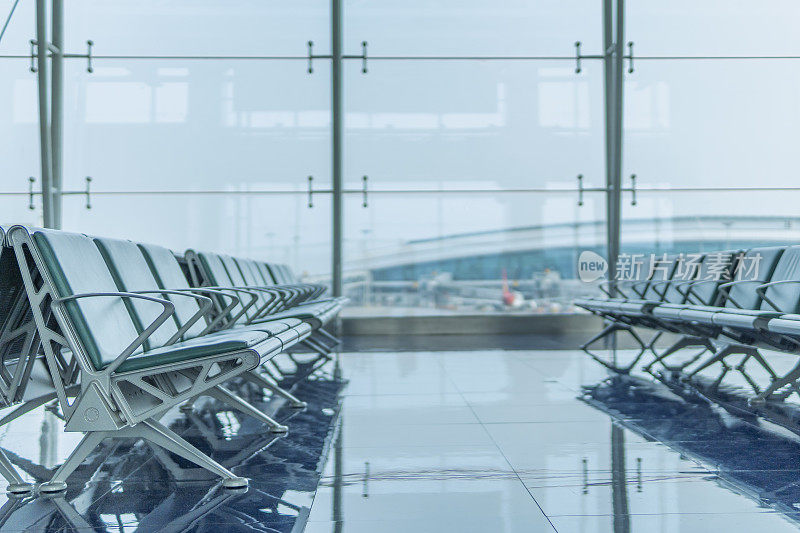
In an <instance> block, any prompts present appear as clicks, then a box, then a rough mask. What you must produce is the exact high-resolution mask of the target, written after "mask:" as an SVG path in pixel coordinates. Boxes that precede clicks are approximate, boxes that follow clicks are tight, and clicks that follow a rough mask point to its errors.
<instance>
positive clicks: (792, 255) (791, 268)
mask: <svg viewBox="0 0 800 533" xmlns="http://www.w3.org/2000/svg"><path fill="white" fill-rule="evenodd" d="M728 258H729V261H728ZM726 262H728V263H729V265H730V269H731V270H730V272H727V273H726V275H727V280H726V279H716V278H714V277H711V276H709V275H708V274H709V272H710V269H711V265H712V264H717V265H718V264H720V263H726ZM747 264H758V266H759V268H758V276H757V277H751V278H746V277H744V276H742V275H741V274H742V272H743V271H744V268H743V267H744V266H746V265H747ZM701 265H705V266H701V267H700V268H699V269H698V272H697V275H696V277H695V279H685V278H687V277H688V276H676V275H675V273H674V270H673V272H672V273H670V275H669V276H668V278H669V279H665V280H661V281H659V282H656V283H653V282H652V279H650V280H648V281H647V282H646V287H647V288H646V289H645V291H644V292H640V294H641V295H642V296H643V298H642V299H641V300H639V301H635V300H630V299H626V298H619V297H616V298H608V299H605V300H603V299H583V300H581V301H580V302H579V305H581V306H582V307H585V308H586V309H588V310H590V311H592V312H593V313H595V314H598V315H600V316H603V317H605V318H607V319H609V320H617V321H620V322H621V323H624V324H635V325H636V326H645V327H652V328H653V329H656V330H659V331H662V332H663V331H669V332H676V331H677V332H679V333H681V334H683V335H684V336H686V337H690V338H691V339H693V340H697V339H699V340H700V341H701V343H705V342H708V343H710V345H711V348H710V349H711V351H712V354H711V356H710V357H708V358H707V359H706V360H704V361H701V362H700V363H699V365H698V366H696V367H694V368H691V370H690V371H688V372H685V373H683V371H684V370H687V367H689V366H690V365H692V364H693V363H695V362H698V361H699V355H698V356H696V357H694V358H692V359H691V360H690V361H689V362H687V363H685V364H683V365H681V366H679V367H669V366H667V365H666V364H664V362H663V359H664V358H665V357H666V355H669V354H670V353H673V352H675V351H677V349H672V348H671V349H669V350H667V352H665V353H663V354H660V356H659V355H658V354H656V355H657V357H656V361H655V362H660V363H662V365H663V366H665V368H667V370H670V371H673V372H676V371H677V372H679V373H681V378H682V379H683V381H685V382H687V383H692V384H695V386H699V382H695V380H696V379H698V378H699V373H700V372H702V371H703V370H705V369H707V368H709V367H711V366H712V365H715V364H719V365H720V373H719V375H718V377H717V378H716V379H715V380H714V381H713V382H712V383H711V384H710V389H711V390H716V389H717V388H718V387H719V385H720V383H721V382H722V380H723V379H724V377H725V376H726V374H727V373H728V372H730V371H732V370H735V371H737V372H740V373H741V374H742V375H743V376H744V378H745V380H746V381H747V382H748V383H749V384H750V386H751V387H752V389H753V391H754V392H755V396H754V397H753V398H751V399H750V401H751V403H752V404H763V403H764V402H766V401H767V400H783V399H785V398H787V397H788V396H789V395H791V394H793V393H798V394H800V385H799V384H798V380H800V363H798V364H797V365H796V366H795V367H794V368H793V369H792V370H791V371H790V372H788V373H786V374H785V375H782V376H780V375H778V373H777V372H776V371H775V370H774V368H773V367H772V365H770V364H769V363H768V361H767V360H766V359H765V358H764V357H763V356H762V355H761V353H760V352H759V349H762V348H763V349H769V350H777V351H782V352H785V353H791V354H795V355H797V354H800V246H789V247H764V248H753V249H750V250H746V251H743V252H730V251H723V252H713V253H711V254H706V255H705V256H704V257H703V259H702V263H701ZM681 278H683V279H681ZM706 278H710V279H706ZM651 289H652V290H653V291H655V292H650V291H651ZM673 289H674V290H673ZM656 295H657V296H659V297H660V298H657V297H656ZM681 300H682V301H681ZM647 302H649V303H647ZM681 343H683V345H681ZM676 344H677V345H678V349H679V348H681V347H685V345H688V344H687V341H685V340H684V339H681V340H679V341H678V343H676ZM704 347H706V346H705V345H704ZM673 348H674V346H673ZM704 352H705V350H704ZM704 352H701V354H702V353H704ZM701 354H700V355H701ZM734 356H735V357H737V358H739V359H738V362H737V363H736V364H735V365H730V364H727V363H726V361H727V360H728V359H729V358H731V357H734ZM750 360H752V361H755V362H756V363H757V364H758V365H759V366H760V367H761V368H762V369H763V371H765V372H766V374H767V376H768V377H769V381H770V382H769V384H768V385H767V386H766V387H763V388H762V387H761V386H759V384H758V383H756V381H755V380H754V378H753V377H752V376H751V375H750V373H749V372H748V370H747V367H746V363H747V362H748V361H750ZM607 366H608V365H607ZM648 366H650V367H652V363H651V365H648ZM645 368H648V367H645Z"/></svg>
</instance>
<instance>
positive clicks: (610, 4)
mask: <svg viewBox="0 0 800 533" xmlns="http://www.w3.org/2000/svg"><path fill="white" fill-rule="evenodd" d="M621 7H622V2H621V1H620V2H618V3H617V8H618V9H620V8H621ZM618 16H619V15H618ZM617 31H619V28H617ZM619 42H620V41H619V35H618V36H617V39H616V40H615V39H614V1H613V0H603V46H604V47H605V50H604V53H603V58H604V60H603V74H604V93H605V130H606V253H607V254H608V275H609V279H611V280H614V279H615V277H616V267H617V255H618V254H619V231H620V223H619V218H620V172H621V168H619V165H618V161H619V159H618V158H619V156H621V153H622V152H621V147H620V146H618V144H619V143H620V142H621V136H622V132H621V130H620V131H618V129H617V124H618V120H617V117H618V116H621V109H620V105H621V102H620V101H619V97H620V96H621V94H622V93H621V91H619V92H618V91H617V85H618V81H619V78H621V73H622V70H621V69H622V60H621V58H620V53H619V46H618V43H619ZM618 59H619V61H618ZM617 63H619V65H618V64H617ZM618 67H619V68H618ZM618 75H619V77H618ZM613 289H614V287H613V284H612V290H613Z"/></svg>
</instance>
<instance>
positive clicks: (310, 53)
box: [308, 41, 314, 207]
mask: <svg viewBox="0 0 800 533" xmlns="http://www.w3.org/2000/svg"><path fill="white" fill-rule="evenodd" d="M313 62H314V41H308V73H309V74H313V73H314V63H313ZM309 207H311V206H309Z"/></svg>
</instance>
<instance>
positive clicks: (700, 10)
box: [625, 0, 800, 56]
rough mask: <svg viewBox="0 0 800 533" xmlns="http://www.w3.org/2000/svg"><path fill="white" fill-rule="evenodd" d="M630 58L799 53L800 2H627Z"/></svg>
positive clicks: (788, 0) (690, 0) (745, 0)
mask: <svg viewBox="0 0 800 533" xmlns="http://www.w3.org/2000/svg"><path fill="white" fill-rule="evenodd" d="M625 6H626V30H625V31H626V33H627V35H626V36H625V37H626V39H627V40H632V41H634V42H635V43H636V44H635V53H634V55H641V56H675V55H677V56H709V55H748V56H751V55H798V54H800V35H798V33H797V26H798V24H800V4H798V3H797V2H795V1H794V0H766V1H761V2H753V1H752V0H704V1H702V2H697V1H694V0H672V1H670V2H627V3H626V4H625Z"/></svg>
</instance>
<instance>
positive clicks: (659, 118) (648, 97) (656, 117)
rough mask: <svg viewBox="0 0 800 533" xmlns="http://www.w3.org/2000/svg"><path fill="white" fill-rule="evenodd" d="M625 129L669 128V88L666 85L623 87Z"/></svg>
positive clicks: (660, 83) (634, 84)
mask: <svg viewBox="0 0 800 533" xmlns="http://www.w3.org/2000/svg"><path fill="white" fill-rule="evenodd" d="M625 91H626V92H625V113H624V115H623V120H624V121H625V129H629V130H659V129H668V128H669V86H668V85H667V84H666V83H663V82H658V83H648V84H642V83H637V82H630V83H628V84H626V85H625Z"/></svg>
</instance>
